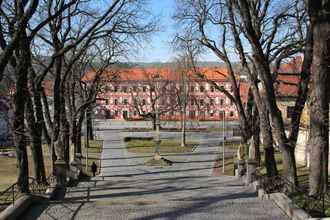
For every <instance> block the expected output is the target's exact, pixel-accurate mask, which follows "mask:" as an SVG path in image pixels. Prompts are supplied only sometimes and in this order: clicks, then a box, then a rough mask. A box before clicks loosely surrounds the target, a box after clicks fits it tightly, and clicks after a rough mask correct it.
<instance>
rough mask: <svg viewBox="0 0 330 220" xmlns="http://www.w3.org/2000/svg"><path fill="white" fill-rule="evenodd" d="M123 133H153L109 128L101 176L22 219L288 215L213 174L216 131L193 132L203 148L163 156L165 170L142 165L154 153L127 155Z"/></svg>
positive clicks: (169, 134)
mask: <svg viewBox="0 0 330 220" xmlns="http://www.w3.org/2000/svg"><path fill="white" fill-rule="evenodd" d="M125 135H130V136H132V135H137V136H142V135H143V136H151V135H152V133H149V132H145V133H141V132H137V133H130V134H128V133H120V131H105V132H104V134H103V137H104V140H105V141H104V150H103V153H102V170H101V176H100V177H96V178H95V179H94V180H93V181H90V182H83V183H81V184H79V186H78V187H75V188H70V189H68V193H67V196H66V199H65V200H63V201H60V202H50V203H44V204H39V205H36V206H34V207H33V208H32V209H31V210H30V211H29V212H28V213H27V214H26V215H25V216H24V219H88V220H92V219H95V220H96V219H125V220H126V219H135V220H142V219H189V220H190V219H198V220H199V219H246V220H248V219H249V220H250V219H288V217H287V216H286V215H284V214H283V213H282V211H281V210H280V209H278V208H277V207H276V206H275V205H274V204H273V203H272V202H271V201H268V200H264V201H261V200H259V199H258V198H257V197H256V195H255V193H254V192H253V191H252V189H250V188H246V187H244V186H242V184H241V183H240V182H239V181H238V180H237V179H235V178H234V177H228V176H227V177H212V176H211V173H212V167H213V163H214V159H215V157H216V154H217V151H218V149H217V147H216V144H217V143H219V140H218V139H217V138H216V136H217V135H216V134H206V133H204V134H203V133H189V134H188V136H190V138H193V139H200V141H201V142H200V143H201V144H200V146H199V147H197V148H196V150H195V151H194V152H192V153H185V154H177V155H173V154H168V155H165V157H166V158H168V159H170V160H172V161H174V162H175V163H174V165H173V166H171V167H166V168H150V167H145V166H143V165H142V163H143V161H145V160H146V159H148V158H150V155H135V154H130V153H128V152H127V151H126V150H125V146H124V143H123V142H122V138H123V136H125ZM178 135H179V134H178V133H174V132H163V133H162V134H161V137H162V138H173V137H174V136H178Z"/></svg>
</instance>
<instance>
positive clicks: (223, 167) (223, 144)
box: [222, 110, 226, 174]
mask: <svg viewBox="0 0 330 220" xmlns="http://www.w3.org/2000/svg"><path fill="white" fill-rule="evenodd" d="M225 140H226V136H225V110H223V111H222V174H224V173H225Z"/></svg>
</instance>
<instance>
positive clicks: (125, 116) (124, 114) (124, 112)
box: [123, 111, 128, 119]
mask: <svg viewBox="0 0 330 220" xmlns="http://www.w3.org/2000/svg"><path fill="white" fill-rule="evenodd" d="M123 118H124V119H126V118H128V111H123Z"/></svg>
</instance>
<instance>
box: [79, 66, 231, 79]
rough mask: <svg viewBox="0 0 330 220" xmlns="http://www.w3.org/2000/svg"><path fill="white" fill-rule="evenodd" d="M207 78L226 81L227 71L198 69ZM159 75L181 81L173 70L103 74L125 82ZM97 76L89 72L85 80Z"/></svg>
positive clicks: (122, 69) (139, 68)
mask: <svg viewBox="0 0 330 220" xmlns="http://www.w3.org/2000/svg"><path fill="white" fill-rule="evenodd" d="M197 71H198V72H199V73H200V74H202V75H203V76H204V77H205V78H207V79H210V80H220V81H224V80H227V78H228V73H227V70H226V69H224V68H218V67H212V68H198V70H197ZM157 74H158V75H159V76H160V77H161V78H162V79H167V80H179V79H180V74H179V73H178V72H177V71H176V70H175V69H173V68H157V67H148V68H141V67H135V68H120V69H119V68H115V69H110V70H108V71H106V72H104V73H103V74H102V76H103V78H104V79H105V80H109V81H110V80H112V79H117V80H123V81H147V80H150V79H152V78H153V77H154V76H155V75H157ZM188 75H189V76H190V77H191V78H192V79H194V80H198V79H199V76H198V75H199V74H194V73H192V72H190V73H188ZM94 76H95V73H94V72H88V73H86V74H85V75H84V77H83V80H86V81H91V80H93V78H94Z"/></svg>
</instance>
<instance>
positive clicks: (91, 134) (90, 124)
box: [86, 107, 94, 140]
mask: <svg viewBox="0 0 330 220" xmlns="http://www.w3.org/2000/svg"><path fill="white" fill-rule="evenodd" d="M92 115H93V109H92V107H88V108H87V114H86V116H87V131H88V134H87V135H88V137H89V140H94V130H93V129H94V128H93V118H92Z"/></svg>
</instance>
